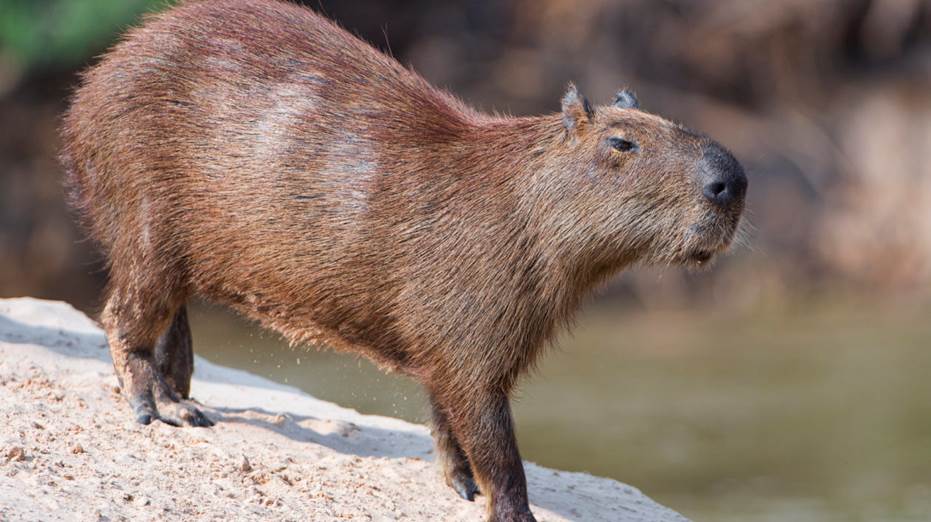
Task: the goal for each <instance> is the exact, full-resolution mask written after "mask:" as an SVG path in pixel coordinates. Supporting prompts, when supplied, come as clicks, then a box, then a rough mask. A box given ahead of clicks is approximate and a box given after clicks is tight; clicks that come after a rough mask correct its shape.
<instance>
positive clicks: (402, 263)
mask: <svg viewBox="0 0 931 522" xmlns="http://www.w3.org/2000/svg"><path fill="white" fill-rule="evenodd" d="M62 133H63V142H64V146H63V151H62V162H63V164H64V166H65V169H66V171H67V176H68V184H69V187H70V193H71V197H72V202H73V204H74V206H75V207H76V208H77V209H79V211H80V212H81V215H82V216H83V220H84V223H85V225H86V227H87V229H88V232H89V234H90V235H91V236H92V237H93V238H94V239H96V240H97V241H98V242H99V243H100V244H101V246H102V248H103V250H104V252H105V254H106V258H107V260H108V264H109V285H108V289H107V301H106V306H105V308H104V311H103V314H102V318H101V320H102V323H103V325H104V327H105V329H106V331H107V337H108V340H109V343H110V349H111V353H112V355H113V361H114V367H115V370H116V373H117V375H118V376H119V378H120V382H121V383H122V389H123V390H124V393H125V395H126V397H127V399H128V400H129V402H130V404H131V405H132V407H133V409H134V412H135V414H136V416H137V419H138V420H139V421H140V422H144V423H147V422H151V421H152V420H155V419H159V420H162V421H164V422H168V423H171V424H184V423H188V424H192V425H197V426H207V425H210V424H211V421H210V420H209V419H208V418H207V417H206V416H204V415H203V414H202V413H201V412H200V410H198V409H197V408H196V406H195V405H194V404H192V403H191V402H190V401H187V400H185V399H187V395H188V389H189V382H190V372H191V364H192V362H191V361H192V360H193V359H192V357H191V334H190V329H189V327H188V324H187V316H186V313H185V310H184V306H185V303H186V302H187V300H188V299H190V298H191V297H192V296H195V295H199V296H203V297H206V298H208V299H211V300H214V301H217V302H220V303H224V304H227V305H229V306H230V307H232V308H234V309H236V310H237V311H239V312H240V313H242V314H243V315H245V316H247V317H250V318H252V319H255V320H257V321H259V322H260V323H261V324H263V325H264V326H266V327H268V328H270V329H272V330H275V331H277V332H280V333H281V334H282V335H284V336H285V337H286V338H287V339H288V340H289V341H291V342H292V343H294V344H325V345H328V346H332V347H335V348H338V349H343V350H351V351H355V352H358V353H362V354H364V355H366V356H368V357H370V358H372V359H373V360H375V361H377V362H378V363H380V364H381V365H382V366H384V367H387V368H390V369H394V370H397V371H400V372H404V373H406V374H408V375H410V376H412V377H414V378H416V379H417V380H419V381H420V382H421V383H423V384H424V386H425V387H426V389H427V391H428V393H429V396H430V400H431V404H432V406H433V417H434V419H433V420H434V423H433V424H434V434H435V438H436V443H437V449H438V453H439V458H438V460H439V461H440V462H441V463H442V464H443V466H444V469H445V474H446V477H447V481H448V482H449V484H450V485H451V486H452V487H453V488H455V489H456V491H457V492H459V493H460V494H461V495H462V496H463V497H465V498H468V499H470V500H471V499H472V497H473V495H474V494H475V493H477V492H479V491H481V492H482V493H483V494H484V495H485V496H486V497H487V498H488V508H489V517H490V519H492V520H502V521H504V520H508V521H510V520H532V519H533V515H532V514H531V513H530V510H529V507H528V504H527V491H526V482H525V479H524V473H523V467H522V464H521V459H520V455H519V453H518V450H517V445H516V440H515V438H514V432H513V426H512V420H511V412H510V406H509V402H508V396H509V393H510V391H511V390H512V388H513V386H514V384H515V381H516V380H517V378H518V376H519V375H520V374H521V373H522V372H524V371H526V370H527V368H529V367H530V366H531V365H532V364H533V363H534V361H535V360H536V359H537V357H538V356H539V355H540V352H541V349H542V348H543V347H544V345H545V344H546V342H547V340H549V339H551V338H552V336H553V334H554V333H555V331H556V330H557V328H559V327H560V326H561V325H563V324H565V323H566V322H567V320H568V319H569V318H570V317H571V315H572V313H573V312H574V311H575V309H576V308H577V306H578V304H579V302H580V300H581V298H582V297H583V296H584V295H585V294H586V292H588V291H589V290H590V289H591V288H592V287H593V286H595V285H597V284H598V283H599V282H601V281H603V280H604V279H605V278H607V277H609V276H610V275H612V274H614V273H616V272H618V271H619V270H621V269H623V268H624V267H627V266H629V265H631V264H633V263H638V262H644V263H664V264H687V265H700V264H703V263H705V262H707V261H708V260H709V259H710V258H711V257H712V256H713V255H715V254H716V253H718V252H721V251H723V250H724V249H726V248H727V246H728V245H729V244H730V242H731V240H732V238H733V236H734V233H735V231H736V229H737V226H738V223H739V221H740V216H741V213H742V210H743V201H744V194H745V191H746V178H745V176H744V174H743V172H742V170H741V169H740V166H739V164H738V163H737V162H736V161H735V160H734V159H733V157H732V156H731V155H730V154H729V153H727V151H725V150H724V149H723V148H721V147H720V146H719V145H717V144H715V143H714V142H713V141H711V140H710V139H708V138H707V137H705V136H702V135H700V134H698V133H695V132H692V131H689V130H687V129H685V128H683V127H681V126H679V125H676V124H674V123H671V122H669V121H666V120H664V119H662V118H660V117H657V116H654V115H651V114H647V113H645V112H642V111H640V110H639V109H638V105H637V102H636V97H634V96H633V95H632V94H630V93H623V92H622V93H619V94H618V97H617V101H616V103H615V104H612V105H608V106H601V107H592V106H591V104H589V103H588V101H587V100H585V98H584V97H583V96H582V95H581V94H580V93H579V92H578V91H577V90H576V88H575V87H574V86H570V87H569V89H568V91H567V93H566V95H565V96H564V98H563V100H562V111H561V112H560V113H557V114H552V115H545V116H538V117H520V118H512V117H498V116H489V115H485V114H482V113H479V112H477V111H475V110H473V109H471V108H469V107H468V106H467V105H465V104H464V103H462V102H461V101H459V100H457V99H456V98H454V97H452V96H451V95H449V94H447V93H445V92H442V91H440V90H437V89H436V88H434V87H432V86H430V85H429V84H428V83H427V82H426V81H425V80H424V79H422V78H421V77H420V76H418V75H416V74H415V73H413V72H411V71H410V70H408V69H405V68H404V67H402V66H401V65H400V64H399V63H398V62H396V61H395V60H394V59H392V58H391V57H388V56H386V55H384V54H382V53H381V52H379V51H377V50H375V49H374V48H372V47H371V46H369V45H368V44H366V43H365V42H363V41H361V40H359V39H358V38H356V37H354V36H352V35H351V34H349V33H348V32H346V31H345V30H343V29H341V28H340V27H338V26H337V25H336V24H334V23H333V22H330V21H329V20H327V19H325V18H323V17H321V16H319V15H317V14H315V13H313V12H312V11H310V10H308V9H305V8H302V7H299V6H295V5H292V4H288V3H285V2H279V1H275V0H251V1H247V0H216V1H210V2H188V3H183V4H182V5H180V6H178V7H175V8H173V9H170V10H168V11H166V12H164V13H162V14H159V15H155V16H152V17H149V18H148V19H147V20H146V21H145V23H144V24H143V25H142V26H141V27H138V28H135V29H132V30H130V31H129V32H128V33H127V35H126V37H125V38H124V39H123V41H122V42H121V43H119V44H118V45H117V46H115V47H114V48H113V49H112V50H111V51H110V52H108V53H107V54H106V55H105V56H104V57H103V58H102V60H101V61H100V63H99V64H97V65H96V66H94V67H92V68H91V69H90V70H88V71H87V73H86V74H85V76H84V78H83V83H82V85H81V87H80V88H79V89H78V90H77V91H76V93H75V95H74V97H73V100H72V103H71V106H70V109H69V111H68V112H67V114H66V115H65V118H64V125H63V130H62Z"/></svg>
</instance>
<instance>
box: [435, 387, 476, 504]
mask: <svg viewBox="0 0 931 522" xmlns="http://www.w3.org/2000/svg"><path fill="white" fill-rule="evenodd" d="M430 406H431V408H432V417H433V419H432V420H433V423H432V426H431V428H432V429H431V431H432V433H433V441H434V443H435V445H436V459H437V462H438V463H439V465H440V466H441V468H442V471H443V476H444V477H445V478H446V484H447V485H448V486H449V487H451V488H453V490H455V491H456V493H458V494H459V496H460V497H462V498H464V499H466V500H468V501H472V500H474V499H475V494H476V493H480V491H479V489H478V486H477V485H476V484H475V478H474V477H473V476H472V466H471V465H470V464H469V459H468V458H467V457H466V454H465V451H464V450H463V449H462V446H460V445H459V441H457V440H456V436H455V435H454V434H453V431H452V426H450V424H449V417H448V416H447V415H446V412H445V411H443V408H442V407H441V406H440V404H439V402H438V401H437V400H436V398H435V397H434V396H433V395H432V394H431V395H430Z"/></svg>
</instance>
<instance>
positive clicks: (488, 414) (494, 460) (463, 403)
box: [440, 390, 536, 522]
mask: <svg viewBox="0 0 931 522" xmlns="http://www.w3.org/2000/svg"><path fill="white" fill-rule="evenodd" d="M440 400H441V405H442V406H443V407H444V409H445V411H447V412H448V414H449V421H450V424H451V425H452V427H453V433H454V434H455V436H456V440H458V441H459V443H460V444H461V446H462V448H463V449H464V450H465V453H466V455H467V456H468V459H469V462H470V463H471V464H472V471H473V472H474V475H475V478H476V479H477V481H478V483H479V486H480V487H481V490H482V493H483V494H484V495H485V496H486V497H488V520H490V521H493V522H531V521H535V520H536V519H535V518H534V517H533V514H532V513H531V512H530V505H529V502H528V500H527V479H526V478H525V476H524V466H523V462H521V458H520V453H519V452H518V450H517V440H516V438H515V437H514V427H513V422H512V420H511V407H510V404H509V403H508V397H507V394H504V393H501V392H488V391H476V390H472V391H471V392H465V393H456V394H454V395H451V396H447V397H443V398H441V399H440Z"/></svg>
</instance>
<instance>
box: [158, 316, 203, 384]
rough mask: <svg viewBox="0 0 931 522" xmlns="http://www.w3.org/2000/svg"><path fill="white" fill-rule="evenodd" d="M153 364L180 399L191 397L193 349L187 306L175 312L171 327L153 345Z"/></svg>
mask: <svg viewBox="0 0 931 522" xmlns="http://www.w3.org/2000/svg"><path fill="white" fill-rule="evenodd" d="M155 364H156V367H157V368H158V371H159V373H161V374H162V377H164V378H165V381H166V382H167V383H168V386H169V387H170V388H171V390H172V391H173V392H175V395H177V396H178V397H179V398H181V399H188V398H190V395H191V374H193V373H194V349H193V345H192V342H191V327H190V325H188V319H187V306H185V305H181V307H180V308H178V311H177V312H175V316H174V319H173V320H172V321H171V326H169V327H168V329H167V330H165V333H163V334H162V335H161V337H159V338H158V341H157V342H156V343H155Z"/></svg>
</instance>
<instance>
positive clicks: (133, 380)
mask: <svg viewBox="0 0 931 522" xmlns="http://www.w3.org/2000/svg"><path fill="white" fill-rule="evenodd" d="M118 368H123V372H121V377H122V378H121V379H120V382H121V383H122V384H123V385H124V386H125V388H124V389H125V392H126V397H127V399H128V400H129V406H130V408H132V410H133V415H134V416H135V417H136V422H138V423H139V424H144V425H146V424H151V423H152V421H154V420H160V421H162V422H164V423H165V424H170V425H172V426H184V425H188V426H199V427H207V426H213V422H212V421H211V420H210V419H208V418H207V416H206V415H204V413H203V412H201V411H200V409H198V408H197V407H196V406H194V404H193V403H192V402H191V401H189V400H182V399H181V398H180V397H178V395H177V394H176V393H175V392H174V390H172V389H171V387H170V386H169V385H168V383H167V382H165V379H164V378H163V377H162V376H161V374H159V373H158V372H157V371H156V370H155V367H154V365H153V364H152V360H151V358H150V357H145V356H138V355H131V356H130V357H128V360H127V363H126V364H125V366H123V365H119V366H118Z"/></svg>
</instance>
